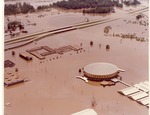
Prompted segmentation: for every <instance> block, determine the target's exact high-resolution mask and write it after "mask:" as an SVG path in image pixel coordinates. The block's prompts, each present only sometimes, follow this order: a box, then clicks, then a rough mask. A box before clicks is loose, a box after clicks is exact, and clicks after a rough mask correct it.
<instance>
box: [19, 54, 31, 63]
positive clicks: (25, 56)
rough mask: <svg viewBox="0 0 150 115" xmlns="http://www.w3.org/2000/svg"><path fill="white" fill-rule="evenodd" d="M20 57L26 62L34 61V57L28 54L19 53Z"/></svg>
mask: <svg viewBox="0 0 150 115" xmlns="http://www.w3.org/2000/svg"><path fill="white" fill-rule="evenodd" d="M19 56H20V57H21V58H23V59H25V60H26V61H31V60H32V57H31V56H30V55H29V54H27V53H26V52H23V53H19Z"/></svg>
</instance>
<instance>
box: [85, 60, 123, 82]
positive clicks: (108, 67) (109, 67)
mask: <svg viewBox="0 0 150 115" xmlns="http://www.w3.org/2000/svg"><path fill="white" fill-rule="evenodd" d="M122 71H124V70H122V69H119V68H118V67H117V66H116V65H114V64H111V63H105V62H97V63H92V64H89V65H87V66H85V67H84V71H83V73H84V76H85V77H87V78H88V79H89V80H94V81H102V80H110V79H112V78H116V77H118V73H119V72H122Z"/></svg>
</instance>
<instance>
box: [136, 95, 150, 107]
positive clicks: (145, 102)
mask: <svg viewBox="0 0 150 115" xmlns="http://www.w3.org/2000/svg"><path fill="white" fill-rule="evenodd" d="M138 102H139V103H140V104H142V105H148V104H149V97H148V96H147V97H145V98H143V99H140V100H138Z"/></svg>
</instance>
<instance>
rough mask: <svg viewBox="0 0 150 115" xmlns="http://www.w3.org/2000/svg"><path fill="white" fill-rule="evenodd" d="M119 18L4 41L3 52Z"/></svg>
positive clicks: (146, 9)
mask: <svg viewBox="0 0 150 115" xmlns="http://www.w3.org/2000/svg"><path fill="white" fill-rule="evenodd" d="M148 8H149V7H145V8H142V9H139V10H136V11H132V12H129V13H127V15H136V14H139V13H143V12H146V11H148ZM127 15H126V16H127ZM121 18H123V17H119V18H106V19H103V20H97V21H89V22H83V23H80V24H75V25H70V26H66V27H62V28H58V29H54V30H47V31H42V32H37V33H33V34H28V35H25V36H21V37H17V38H14V39H11V40H5V42H4V45H5V48H4V50H5V51H7V50H11V49H15V48H18V47H21V46H24V45H27V44H29V43H32V42H34V41H38V40H40V39H43V38H45V37H47V36H52V35H55V34H59V33H64V32H68V31H72V30H77V29H82V28H87V27H91V26H95V25H99V24H104V23H108V22H112V21H116V20H119V19H121Z"/></svg>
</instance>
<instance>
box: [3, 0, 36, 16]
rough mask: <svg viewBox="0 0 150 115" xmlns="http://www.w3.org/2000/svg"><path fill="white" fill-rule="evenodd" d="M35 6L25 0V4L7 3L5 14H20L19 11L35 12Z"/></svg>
mask: <svg viewBox="0 0 150 115" xmlns="http://www.w3.org/2000/svg"><path fill="white" fill-rule="evenodd" d="M34 11H35V8H34V7H33V6H32V5H30V4H29V3H26V2H24V3H23V4H21V3H20V2H19V3H16V4H5V7H4V14H5V15H12V14H19V13H24V14H25V13H28V12H34Z"/></svg>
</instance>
